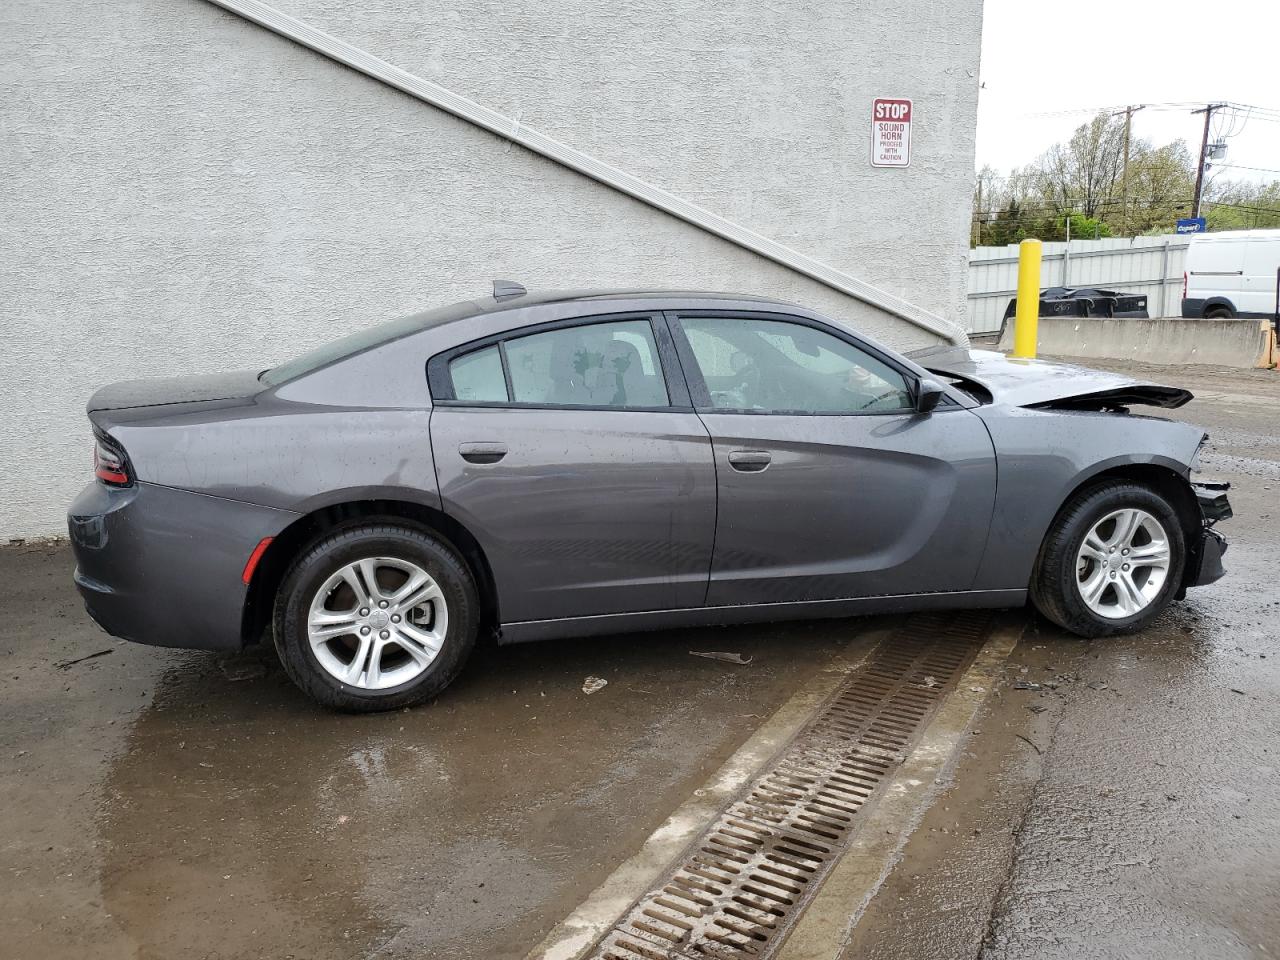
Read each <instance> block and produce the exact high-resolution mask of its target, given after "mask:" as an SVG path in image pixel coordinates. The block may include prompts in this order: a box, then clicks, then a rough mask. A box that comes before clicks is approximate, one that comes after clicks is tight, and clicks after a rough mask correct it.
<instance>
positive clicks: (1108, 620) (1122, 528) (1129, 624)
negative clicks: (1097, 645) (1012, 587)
mask: <svg viewBox="0 0 1280 960" xmlns="http://www.w3.org/2000/svg"><path fill="white" fill-rule="evenodd" d="M1186 556H1187V548H1186V535H1185V533H1184V531H1183V528H1182V523H1181V521H1180V520H1179V519H1178V514H1177V512H1176V511H1175V510H1174V508H1173V507H1172V505H1170V503H1169V502H1168V501H1167V500H1166V499H1165V498H1164V497H1163V496H1161V495H1160V494H1159V493H1157V492H1156V491H1155V490H1152V489H1151V488H1150V487H1146V486H1142V485H1141V484H1137V483H1133V482H1130V481H1121V480H1117V481H1109V482H1105V483H1101V484H1098V485H1096V486H1093V487H1090V488H1088V489H1085V490H1083V491H1081V492H1080V493H1078V494H1077V495H1076V496H1075V497H1074V498H1072V499H1071V500H1070V501H1068V503H1067V505H1066V506H1064V507H1063V508H1062V510H1061V511H1060V512H1059V514H1058V516H1057V518H1056V519H1055V520H1054V523H1053V526H1052V527H1051V528H1050V530H1049V533H1048V535H1047V536H1046V537H1045V541H1044V545H1043V546H1042V547H1041V549H1040V556H1039V558H1038V560H1037V563H1036V569H1035V572H1034V574H1033V575H1032V578H1031V600H1032V602H1033V603H1034V604H1035V606H1036V608H1037V609H1038V610H1039V611H1040V612H1041V613H1042V614H1044V615H1045V616H1046V617H1047V618H1048V619H1050V620H1052V621H1053V622H1054V623H1056V624H1058V626H1060V627H1063V628H1065V629H1067V630H1070V631H1071V632H1072V633H1075V634H1078V635H1080V636H1082V637H1104V636H1108V635H1111V634H1117V633H1132V632H1134V631H1136V630H1141V629H1142V628H1143V627H1145V626H1147V625H1148V624H1149V623H1151V621H1153V620H1154V619H1155V618H1156V617H1158V616H1159V615H1160V614H1161V613H1162V612H1163V611H1164V609H1165V607H1167V606H1168V605H1169V603H1170V602H1171V601H1172V600H1173V598H1174V596H1175V595H1176V594H1177V592H1178V589H1179V586H1180V585H1181V583H1182V576H1183V570H1184V567H1185V565H1186Z"/></svg>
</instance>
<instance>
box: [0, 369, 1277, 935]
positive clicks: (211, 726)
mask: <svg viewBox="0 0 1280 960" xmlns="http://www.w3.org/2000/svg"><path fill="white" fill-rule="evenodd" d="M1132 368H1133V367H1132V365H1128V366H1127V367H1125V369H1132ZM1140 373H1144V374H1145V375H1147V376H1152V377H1153V378H1155V377H1157V376H1158V377H1159V378H1161V379H1164V380H1167V381H1170V382H1176V383H1180V384H1183V385H1186V386H1189V387H1190V388H1191V389H1193V390H1194V391H1195V392H1196V393H1197V394H1198V396H1199V397H1201V398H1202V399H1197V400H1196V401H1195V402H1193V403H1192V404H1191V405H1190V406H1188V407H1186V408H1184V409H1183V410H1182V411H1178V415H1179V417H1180V418H1182V419H1187V420H1189V421H1191V422H1194V423H1199V424H1203V425H1204V426H1205V427H1206V428H1207V429H1208V430H1209V431H1210V432H1211V434H1213V446H1212V448H1211V450H1210V453H1209V455H1208V456H1206V457H1205V471H1206V474H1216V475H1220V476H1222V477H1223V478H1225V479H1229V480H1231V481H1232V482H1233V484H1235V488H1234V490H1233V492H1232V502H1233V505H1234V507H1235V511H1236V517H1235V518H1234V519H1233V520H1231V521H1229V522H1227V523H1226V524H1224V525H1223V529H1224V532H1226V533H1227V535H1228V537H1229V538H1230V539H1231V541H1232V547H1231V550H1230V552H1229V553H1228V555H1227V558H1226V559H1227V566H1228V569H1229V573H1228V577H1227V579H1225V580H1224V581H1222V582H1220V583H1219V584H1216V585H1214V586H1212V587H1209V588H1205V589H1201V590H1197V591H1193V592H1192V593H1191V595H1190V596H1189V598H1188V600H1187V601H1186V602H1184V603H1182V604H1178V605H1175V607H1174V608H1173V609H1172V610H1171V611H1170V612H1169V613H1168V614H1167V615H1166V616H1165V617H1164V618H1162V619H1161V620H1160V621H1159V622H1158V623H1157V624H1156V625H1155V626H1154V627H1153V628H1152V629H1150V630H1148V631H1146V632H1145V633H1143V634H1141V635H1137V636H1132V637H1126V638H1120V639H1111V640H1106V641H1095V642H1088V643H1087V642H1083V641H1080V640H1076V639H1073V638H1070V637H1067V636H1065V635H1063V634H1062V633H1061V632H1059V631H1057V630H1056V629H1055V628H1052V627H1050V626H1049V625H1047V624H1046V623H1045V622H1044V621H1041V620H1038V619H1036V618H1032V617H1030V616H1028V617H1027V622H1028V628H1027V631H1026V633H1025V635H1024V638H1023V641H1022V642H1021V643H1020V644H1019V646H1018V647H1017V648H1016V649H1015V650H1014V653H1013V654H1012V656H1011V657H1010V659H1009V661H1008V662H1007V664H1006V666H1005V668H1004V678H1003V681H1002V682H1001V683H1000V684H998V685H997V686H996V688H995V689H994V691H993V692H992V695H991V698H990V699H989V701H988V703H987V705H986V707H985V708H984V709H983V711H982V712H981V713H980V714H979V716H978V719H977V721H976V722H975V725H974V727H973V728H972V729H971V730H970V731H969V735H968V737H967V739H966V740H965V744H964V747H963V749H962V750H961V751H960V753H959V755H958V756H957V757H956V759H955V762H954V766H953V768H952V770H951V783H950V786H949V787H948V788H947V789H946V790H945V791H944V792H943V793H942V794H941V795H940V797H939V799H938V800H937V802H936V803H935V804H934V805H933V807H932V808H931V809H930V810H929V811H928V812H927V813H926V815H925V817H924V819H923V821H922V822H921V823H920V825H919V827H918V828H917V829H916V830H915V831H914V833H913V834H912V835H911V839H910V840H909V841H908V842H907V845H906V847H905V848H904V850H903V853H902V857H901V860H900V861H899V862H898V864H897V866H896V868H895V869H894V870H893V871H892V872H891V874H890V875H889V877H888V879H887V880H886V882H885V883H884V885H883V886H882V887H881V888H880V890H879V892H878V894H877V895H876V896H875V897H874V898H873V899H872V900H871V902H870V904H869V906H868V908H867V910H866V912H865V914H863V915H862V916H861V919H860V920H859V922H858V923H857V925H856V927H855V928H854V930H853V932H852V935H851V940H850V942H849V944H848V947H847V949H846V951H845V953H844V956H845V957H846V958H853V957H877V958H880V957H883V958H888V957H896V958H917V957H928V958H946V957H976V956H984V957H990V958H1001V960H1004V958H1021V957H1028V958H1042V957H1043V958H1056V957H1064V958H1065V957H1073V958H1074V957H1081V956H1088V957H1117V958H1118V957H1126V958H1128V957H1157V956H1159V957H1162V958H1165V957H1179V958H1183V957H1206V958H1209V957H1213V958H1231V957H1268V956H1275V955H1277V954H1280V743H1277V740H1278V739H1280V737H1278V735H1280V643H1277V641H1276V637H1275V634H1276V627H1277V625H1278V624H1280V591H1277V590H1276V588H1275V582H1276V580H1277V576H1276V571H1277V570H1278V569H1280V506H1277V498H1280V430H1278V429H1277V423H1278V422H1280V374H1276V373H1268V372H1264V371H1220V370H1211V369H1207V368H1148V369H1147V370H1145V371H1140ZM70 568H71V560H70V556H69V551H68V550H67V549H66V547H65V546H59V545H56V544H55V545H26V546H17V547H9V548H5V549H0V582H2V583H4V584H5V592H4V594H3V595H2V596H0V612H2V613H3V616H0V809H3V810H4V811H5V816H4V823H5V831H4V835H3V837H0V927H2V928H3V930H4V942H3V946H0V955H5V956H10V955H11V956H15V957H41V958H46V957H47V958H61V957H77V958H79V957H86V956H92V957H95V958H99V957H100V958H171V957H176V956H182V957H190V958H249V957H272V958H276V957H289V956H294V957H299V958H302V957H306V958H315V960H325V958H358V957H359V958H363V957H376V958H398V957H415V958H437V957H438V958H450V960H453V958H458V960H468V958H477V960H478V958H505V957H517V958H518V957H521V956H523V953H524V951H525V950H526V949H528V948H529V947H530V946H532V945H533V944H534V943H536V942H537V941H538V940H539V939H540V938H541V937H542V935H544V934H545V933H546V932H547V930H548V929H550V928H551V926H552V925H553V924H554V923H555V922H556V921H557V920H559V919H560V918H561V917H562V916H564V915H565V914H566V913H567V912H569V911H570V910H572V909H573V908H574V906H576V905H577V904H578V903H579V902H580V901H581V900H582V899H583V898H584V897H585V896H586V895H587V894H588V893H590V891H592V890H593V889H594V888H595V887H596V886H597V885H598V884H599V883H600V882H601V880H602V879H604V877H605V876H607V875H608V873H609V872H610V870H611V869H612V868H613V866H614V865H615V864H616V863H617V862H618V861H619V860H621V859H622V858H624V857H626V856H628V855H629V854H631V853H632V852H634V851H635V850H636V848H637V847H638V846H639V845H640V844H641V843H642V842H643V840H644V838H645V837H647V836H648V835H649V833H650V832H651V831H652V830H654V828H655V827H657V826H658V825H659V824H660V823H661V822H662V821H663V819H664V818H665V817H666V816H667V815H668V814H669V813H670V812H671V811H672V810H673V809H674V808H675V807H676V806H677V805H678V804H680V803H681V801H682V800H684V799H685V798H686V797H688V796H689V794H690V793H691V791H693V790H694V789H696V788H697V787H698V786H699V785H700V784H701V783H702V781H703V780H704V779H705V778H706V777H707V776H708V774H709V773H710V772H712V771H713V770H715V769H716V768H717V766H718V765H719V764H720V763H721V762H722V761H723V760H724V759H725V758H726V757H727V756H728V755H729V754H730V753H731V752H732V751H733V750H734V749H736V748H737V747H738V746H739V744H741V743H742V742H743V741H744V740H746V739H747V738H748V737H749V736H750V735H751V734H752V732H753V731H754V730H755V729H756V727H757V726H758V725H759V724H760V723H761V721H762V720H763V719H764V718H766V717H767V716H769V714H770V713H771V712H772V711H773V710H774V709H776V708H777V707H778V706H779V705H780V704H781V703H783V702H784V701H785V700H786V699H787V698H788V697H789V696H790V695H792V694H793V693H795V692H796V691H797V690H800V689H802V688H803V687H804V685H805V683H806V681H807V679H808V678H809V677H810V676H811V675H813V673H814V672H815V671H816V670H818V669H820V668H821V666H822V665H824V664H825V663H827V662H828V661H829V660H830V659H831V658H833V657H835V656H836V655H838V654H840V653H845V654H849V653H853V654H855V655H856V654H857V653H858V652H859V650H860V649H861V648H862V647H864V646H865V643H866V641H865V640H864V639H863V638H862V635H863V634H865V633H866V632H868V630H869V628H871V627H872V626H874V625H876V623H875V622H873V621H859V620H850V621H833V622H828V623H819V624H808V625H794V624H792V625H783V626H765V627H756V628H732V629H723V630H701V631H681V632H670V633H666V634H656V635H645V636H631V637H617V638H605V639H600V640H583V641H572V642H550V643H544V644H537V645H531V646H527V647H514V648H510V647H509V648H502V649H496V650H495V649H489V650H485V651H482V652H481V653H480V654H479V655H478V656H477V657H476V658H475V659H474V660H473V661H472V663H471V664H470V666H469V667H468V669H467V670H466V672H465V673H464V675H463V677H462V678H461V679H460V681H459V682H458V683H457V684H455V685H454V686H453V687H452V688H451V689H450V690H449V691H448V692H447V693H446V695H445V696H443V697H442V698H441V699H440V700H438V701H437V702H436V703H434V704H431V705H429V706H427V707H424V708H420V709H417V710H413V711H410V712H402V713H396V714H391V715H382V716H377V717H347V716H339V715H335V714H330V713H326V712H324V711H321V710H319V709H317V708H315V707H314V706H312V705H311V704H310V703H309V702H308V701H306V700H305V699H304V698H303V697H302V696H301V695H300V694H299V693H297V692H296V691H295V690H294V689H293V688H292V687H291V686H290V685H289V683H288V681H287V680H286V679H285V678H284V676H283V673H282V672H281V670H280V668H279V667H278V666H277V665H276V664H275V663H274V661H273V659H272V658H271V657H270V656H267V655H263V654H250V655H246V656H243V657H237V658H231V659H226V658H219V657H216V656H214V655H210V654H204V653H192V652H183V651H168V650H157V649H149V648H143V647H137V646H132V645H129V644H123V643H120V642H118V641H113V640H111V639H110V638H108V637H106V636H105V635H103V634H101V633H100V632H99V631H98V630H97V629H96V628H95V627H94V626H93V625H92V624H91V623H90V622H89V621H88V620H87V618H86V617H85V616H84V615H83V613H82V612H81V610H80V606H79V603H78V602H77V601H76V599H75V597H74V592H73V590H72V588H71V584H70V579H69V574H70ZM174 616H175V618H177V617H180V616H181V611H180V610H177V609H175V611H174ZM108 649H109V650H110V651H111V652H110V653H107V654H104V655H102V656H100V657H95V658H93V659H89V660H84V661H83V662H80V663H74V664H69V665H64V666H59V665H58V664H59V663H60V662H62V661H67V660H71V659H75V658H78V657H83V656H85V655H87V654H92V653H95V652H98V651H102V650H108ZM690 650H730V651H736V652H741V653H744V654H747V655H749V656H751V657H752V658H753V659H752V661H751V663H750V664H747V665H745V666H736V665H732V664H726V663H722V662H718V661H712V660H706V659H701V658H696V657H691V656H689V651H690ZM588 676H599V677H602V678H604V679H606V680H608V685H607V686H606V687H605V688H604V689H603V690H601V691H599V692H598V693H595V694H593V695H590V696H588V695H586V694H584V693H583V692H582V684H583V681H584V680H585V679H586V677H588ZM1020 685H1021V686H1022V687H1024V689H1019V686H1020ZM1037 687H1038V688H1037Z"/></svg>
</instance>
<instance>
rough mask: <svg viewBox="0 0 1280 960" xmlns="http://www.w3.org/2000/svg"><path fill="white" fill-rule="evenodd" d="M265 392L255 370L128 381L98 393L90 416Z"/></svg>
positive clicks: (90, 404) (90, 407) (90, 405)
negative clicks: (112, 411)
mask: <svg viewBox="0 0 1280 960" xmlns="http://www.w3.org/2000/svg"><path fill="white" fill-rule="evenodd" d="M263 389H265V388H264V387H263V385H262V384H261V383H260V382H259V380H258V372H257V371H255V370H238V371H235V372H233V373H204V374H192V375H190V376H185V377H155V378H153V379H149V380H124V381H122V382H120V383H113V384H111V385H110V386H106V387H103V388H102V389H101V390H98V391H97V392H96V393H94V395H93V396H92V397H90V398H89V405H88V410H89V412H90V413H97V412H99V411H102V410H127V409H131V408H133V407H157V406H164V405H167V404H172V403H193V402H199V401H207V400H238V399H242V398H244V397H251V396H254V395H255V394H257V393H261V392H262V390H263Z"/></svg>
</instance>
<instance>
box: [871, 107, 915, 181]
mask: <svg viewBox="0 0 1280 960" xmlns="http://www.w3.org/2000/svg"><path fill="white" fill-rule="evenodd" d="M910 163H911V101H910V100H889V99H882V98H876V100H875V102H874V103H872V105H871V165H872V166H873V167H905V166H908V165H910Z"/></svg>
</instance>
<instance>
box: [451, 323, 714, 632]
mask: <svg viewBox="0 0 1280 960" xmlns="http://www.w3.org/2000/svg"><path fill="white" fill-rule="evenodd" d="M429 372H430V378H431V391H432V397H433V402H434V409H433V412H432V415H431V443H432V451H433V454H434V457H435V463H436V473H437V478H438V480H439V484H440V494H441V498H442V500H443V505H444V509H445V510H446V512H448V513H449V514H451V515H452V516H454V517H456V518H457V519H458V520H459V521H460V522H461V523H462V524H463V525H464V526H466V527H467V528H468V529H469V530H470V531H471V532H472V533H473V534H474V535H475V536H476V538H477V539H478V540H479V541H480V545H481V547H482V548H483V549H484V551H485V554H486V556H487V558H488V560H489V563H490V566H491V567H492V569H493V575H494V579H495V581H496V586H497V593H498V598H499V605H500V615H501V618H502V621H503V622H504V623H513V622H519V621H530V620H548V619H558V618H565V617H581V616H593V615H600V614H610V613H631V612H638V611H647V610H663V609H670V608H679V607H696V606H700V605H701V604H702V602H703V599H704V597H705V594H706V583H707V572H708V567H709V564H710V559H711V544H712V538H713V535H714V530H715V497H716V486H715V467H714V465H713V462H712V455H711V442H710V439H709V437H708V435H707V431H706V428H705V427H704V426H703V425H702V422H701V421H700V420H699V419H698V417H697V415H696V414H695V413H694V411H693V409H692V406H691V405H690V401H689V395H688V390H687V387H686V386H685V383H684V379H683V376H682V375H681V373H680V371H679V364H678V361H677V360H676V357H675V352H674V347H673V345H672V342H671V337H670V334H669V332H668V331H667V328H666V326H665V324H664V323H663V322H662V318H661V316H658V317H657V318H656V323H655V318H654V317H651V316H648V315H626V316H611V317H604V318H599V317H597V318H586V319H578V320H572V321H567V322H566V321H560V322H556V323H552V324H544V325H542V326H539V327H530V328H525V329H522V330H519V331H513V332H512V333H510V334H506V335H503V336H502V337H496V338H489V339H488V340H485V341H479V342H477V343H474V344H470V345H467V346H466V347H462V348H458V349H455V350H452V351H449V352H448V353H445V354H441V355H440V356H438V357H434V358H432V360H431V362H430V364H429Z"/></svg>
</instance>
